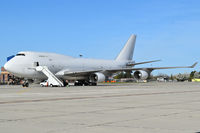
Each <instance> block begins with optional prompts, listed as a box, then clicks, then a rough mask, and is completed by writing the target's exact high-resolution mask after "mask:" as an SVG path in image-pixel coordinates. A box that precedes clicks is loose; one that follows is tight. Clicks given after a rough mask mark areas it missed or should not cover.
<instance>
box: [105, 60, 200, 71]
mask: <svg viewBox="0 0 200 133" xmlns="http://www.w3.org/2000/svg"><path fill="white" fill-rule="evenodd" d="M197 63H198V62H195V63H194V64H193V65H191V66H176V67H146V68H145V67H144V68H120V69H110V70H106V71H134V70H151V71H152V70H156V69H176V68H194V67H195V66H196V65H197Z"/></svg>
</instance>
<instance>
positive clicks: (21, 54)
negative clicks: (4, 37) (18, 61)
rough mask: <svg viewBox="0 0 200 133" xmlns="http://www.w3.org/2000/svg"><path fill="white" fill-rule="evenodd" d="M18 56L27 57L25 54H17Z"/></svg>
mask: <svg viewBox="0 0 200 133" xmlns="http://www.w3.org/2000/svg"><path fill="white" fill-rule="evenodd" d="M16 56H25V54H23V53H19V54H16Z"/></svg>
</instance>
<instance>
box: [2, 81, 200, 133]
mask: <svg viewBox="0 0 200 133" xmlns="http://www.w3.org/2000/svg"><path fill="white" fill-rule="evenodd" d="M197 132H200V83H188V82H184V83H158V82H152V83H121V84H100V85H99V86H80V87H76V86H71V87H64V88H57V87H55V88H50V87H48V88H46V87H44V88H42V87H39V86H38V85H31V86H30V87H29V88H22V87H21V86H4V85H2V86H0V133H197Z"/></svg>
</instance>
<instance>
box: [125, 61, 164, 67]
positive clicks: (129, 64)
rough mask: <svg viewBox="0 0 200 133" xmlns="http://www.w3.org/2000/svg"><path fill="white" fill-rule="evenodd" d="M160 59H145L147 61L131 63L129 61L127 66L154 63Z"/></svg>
mask: <svg viewBox="0 0 200 133" xmlns="http://www.w3.org/2000/svg"><path fill="white" fill-rule="evenodd" d="M158 61H161V60H153V61H145V62H138V63H134V62H130V63H127V66H135V65H141V64H147V63H153V62H158Z"/></svg>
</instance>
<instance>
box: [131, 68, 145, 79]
mask: <svg viewBox="0 0 200 133" xmlns="http://www.w3.org/2000/svg"><path fill="white" fill-rule="evenodd" d="M133 75H134V78H135V79H137V80H146V79H147V78H148V77H149V73H148V72H146V71H144V70H139V71H135V72H134V74H133Z"/></svg>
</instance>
